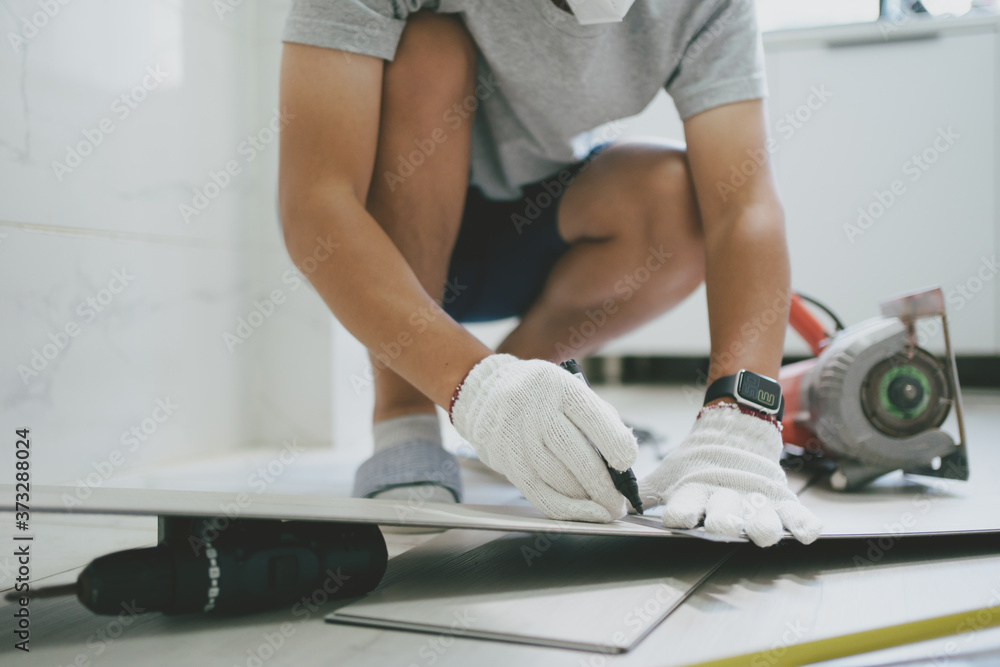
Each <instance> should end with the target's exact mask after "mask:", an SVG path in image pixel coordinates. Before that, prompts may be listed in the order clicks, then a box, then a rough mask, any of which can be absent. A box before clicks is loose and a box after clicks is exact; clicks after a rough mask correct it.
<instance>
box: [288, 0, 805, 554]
mask: <svg viewBox="0 0 1000 667" xmlns="http://www.w3.org/2000/svg"><path fill="white" fill-rule="evenodd" d="M629 4H631V3H628V2H624V3H623V2H620V1H614V2H612V1H610V0H571V1H570V3H569V5H566V4H565V3H563V2H561V1H560V0H520V1H519V2H485V1H478V0H298V1H297V2H296V3H295V4H294V6H293V9H292V11H291V14H290V16H289V18H288V23H287V25H286V32H285V41H286V45H285V51H284V57H283V63H282V74H281V77H282V81H281V104H282V107H283V108H284V109H286V111H287V112H288V113H289V114H292V115H293V116H294V118H295V121H294V122H293V123H291V124H290V125H288V127H287V128H286V129H285V130H283V132H282V139H281V167H280V198H281V215H282V220H283V226H284V233H285V240H286V244H287V246H288V249H289V252H290V254H291V256H292V258H293V260H295V261H296V262H297V263H298V262H299V261H301V260H302V259H304V258H305V257H308V256H309V255H310V254H311V253H312V251H313V249H314V246H315V244H316V242H317V241H316V239H317V238H319V239H326V238H328V237H332V238H333V239H334V241H335V242H336V243H338V244H339V247H338V249H337V251H336V252H335V253H334V255H333V256H332V257H331V258H330V259H329V260H327V261H326V262H324V263H322V264H321V265H320V266H319V268H318V269H317V270H316V271H314V272H313V273H312V274H311V276H310V278H311V280H312V282H313V284H314V285H315V287H316V289H317V291H318V292H319V294H320V295H321V296H322V297H323V298H324V300H325V301H326V303H327V304H328V305H329V306H330V308H331V310H332V311H333V313H334V314H335V315H336V317H337V318H338V319H339V320H340V321H341V322H342V323H343V324H344V326H345V327H346V328H347V329H348V330H349V331H350V332H351V333H352V334H353V335H354V336H356V337H357V338H358V339H359V340H360V341H361V342H362V343H363V344H364V345H365V346H366V347H367V348H368V349H369V350H370V351H371V352H372V362H373V365H374V367H375V369H376V373H377V377H376V380H375V391H376V401H375V414H374V437H375V454H374V456H373V457H372V458H371V459H370V460H369V461H367V462H366V463H365V464H363V465H362V466H361V468H360V469H359V471H358V473H357V476H356V479H355V495H358V496H365V497H383V498H384V497H390V498H392V497H396V498H405V497H407V494H408V493H412V492H413V486H414V485H425V486H424V488H423V489H422V491H425V492H427V491H429V492H430V493H427V494H425V497H427V496H429V497H430V499H432V500H436V501H442V502H445V501H460V500H461V493H462V489H461V479H460V477H459V475H458V466H457V465H456V463H455V460H454V458H453V457H452V456H451V455H450V454H448V453H446V452H445V451H444V450H443V449H442V448H441V435H440V431H439V425H438V422H437V417H436V413H435V405H438V406H441V407H442V408H444V409H446V410H448V411H449V415H450V417H451V419H452V421H453V423H454V424H455V426H456V428H457V429H458V431H459V433H460V434H461V435H462V436H463V437H465V438H466V439H467V440H468V441H469V442H470V443H471V444H472V446H473V447H474V448H475V450H476V452H477V453H478V455H479V457H480V458H481V460H482V461H483V462H484V463H486V465H488V466H490V467H491V468H494V469H495V470H497V471H499V472H500V473H502V474H504V475H505V476H506V477H507V478H508V479H509V480H510V481H511V482H512V483H513V484H515V485H516V486H517V487H518V489H520V490H521V491H522V492H523V493H524V495H525V497H526V498H527V499H528V500H529V501H530V502H531V503H532V504H533V505H535V506H536V507H538V508H539V509H540V510H542V511H543V512H545V513H546V514H547V515H548V516H550V517H553V518H559V519H576V520H584V521H598V522H602V521H611V520H614V519H617V518H619V517H621V516H622V515H623V514H624V513H625V501H624V498H623V497H622V495H621V494H620V493H619V492H618V491H617V490H616V489H615V488H614V486H613V485H612V483H611V480H610V477H609V475H608V472H607V469H606V467H605V465H604V463H603V462H602V461H601V458H600V456H598V454H597V453H596V452H595V451H594V448H593V447H591V446H590V444H589V443H588V439H589V441H590V442H592V443H593V444H594V446H596V447H597V448H598V449H599V450H600V452H601V453H602V454H603V456H604V458H605V459H606V460H607V462H608V464H610V465H611V466H612V467H614V468H615V469H617V470H625V469H627V468H628V467H629V466H630V465H631V464H632V463H633V461H634V460H635V456H636V442H635V438H634V436H633V434H632V432H631V431H630V430H629V429H628V428H627V427H626V426H625V425H624V424H622V422H621V420H620V418H619V417H618V415H617V413H616V412H615V410H614V409H613V408H612V407H611V406H610V405H608V404H607V403H606V402H604V401H603V400H601V399H600V398H598V397H597V395H596V394H594V393H593V392H592V391H591V390H590V389H589V388H587V387H586V386H585V385H584V384H583V383H581V382H580V381H579V380H577V379H576V378H574V377H573V376H572V375H571V374H569V373H567V372H565V371H564V370H562V369H561V368H559V367H558V366H557V365H556V363H558V362H559V361H562V360H564V359H565V358H567V357H569V356H583V355H586V354H588V353H590V352H592V351H594V350H596V349H598V348H599V347H601V345H603V344H604V343H605V342H607V341H608V340H611V339H612V338H614V337H616V336H619V335H621V334H623V333H625V332H627V331H629V330H631V329H633V328H635V327H637V326H639V325H640V324H643V323H644V322H647V321H649V320H651V319H653V318H654V317H656V316H657V315H659V314H661V313H663V312H664V311H666V310H668V309H670V308H671V307H673V306H674V305H676V304H677V303H679V302H680V301H682V300H683V299H684V298H685V297H686V296H687V295H688V294H690V293H691V292H692V291H693V290H694V289H695V288H696V287H697V286H698V285H699V284H700V283H701V282H702V280H705V281H706V284H707V292H708V308H709V319H710V325H711V326H710V329H711V348H712V364H711V369H710V375H709V382H710V383H712V382H713V381H715V380H719V384H718V385H713V386H714V387H715V388H716V389H718V388H719V387H722V390H721V393H719V392H716V393H719V396H718V397H717V398H714V399H713V400H710V401H709V405H708V406H706V408H704V409H703V410H702V411H701V412H700V413H699V416H698V419H697V420H696V422H695V425H694V427H693V429H692V431H691V434H690V436H689V437H688V438H687V439H686V440H685V441H684V442H683V443H682V444H681V445H680V446H679V448H678V449H677V451H675V452H674V453H673V454H672V455H671V456H670V457H668V458H667V459H666V460H664V461H663V462H662V464H661V465H660V467H659V468H658V469H657V470H656V471H655V472H654V473H653V474H652V475H650V476H649V477H648V478H646V479H644V480H642V483H641V485H640V490H641V493H642V496H643V501H644V503H645V504H647V505H650V506H651V505H659V504H665V505H666V507H665V510H664V522H665V524H666V525H667V526H675V527H683V528H690V527H694V526H695V525H697V524H698V523H699V522H701V521H702V520H703V521H704V525H705V527H706V529H707V530H710V531H713V532H717V533H722V534H726V535H738V534H740V533H741V532H742V531H745V532H746V534H747V535H748V536H749V537H750V538H751V539H752V540H753V541H754V542H756V543H757V544H760V545H765V546H766V545H770V544H774V543H775V542H777V541H778V540H779V539H780V537H781V535H782V534H783V532H784V529H786V528H787V529H788V530H789V531H791V532H792V533H793V534H794V535H795V537H797V538H798V539H799V540H801V541H803V542H811V541H812V540H814V539H816V537H817V536H818V534H819V530H820V526H819V522H818V521H817V520H816V519H815V517H813V516H812V515H811V514H810V513H809V512H808V511H806V510H805V509H804V508H803V507H802V506H801V505H800V504H799V502H798V500H797V498H796V497H795V495H794V494H792V493H791V492H790V491H789V490H788V488H787V484H786V480H785V475H784V473H783V471H782V470H781V468H780V466H779V464H778V458H779V455H780V451H781V438H780V432H779V431H780V426H779V424H778V422H777V420H776V417H775V415H774V414H773V413H774V411H773V410H767V409H766V407H765V406H752V405H751V406H747V405H738V404H737V403H736V402H735V401H734V390H733V388H732V386H731V385H732V383H733V382H734V381H735V374H736V373H737V372H738V371H740V370H741V369H746V370H747V371H748V373H749V375H748V377H751V378H757V376H756V375H753V374H754V373H756V374H759V375H760V376H770V377H774V376H776V375H777V372H778V367H779V364H780V360H781V351H782V344H783V338H784V318H785V317H784V316H785V315H786V313H785V310H784V307H783V306H779V308H780V309H781V310H780V312H779V313H778V315H780V317H778V318H777V320H778V322H777V323H776V324H774V325H773V326H771V327H770V328H765V329H764V330H758V331H756V333H755V335H754V336H752V337H749V336H746V335H745V334H744V332H743V327H744V324H746V323H750V322H752V321H753V320H754V319H755V318H759V317H760V316H761V314H762V313H764V312H765V311H768V310H769V309H770V310H773V309H774V308H775V305H774V304H775V303H776V302H777V303H778V304H783V303H785V302H787V298H785V299H782V298H781V297H783V296H784V297H787V294H788V291H789V266H788V256H787V249H786V243H785V236H784V227H783V224H784V223H783V217H782V209H781V206H780V204H779V202H778V198H777V196H776V194H775V188H774V184H773V182H772V177H771V174H770V171H769V169H768V168H762V169H758V170H757V171H756V172H755V173H754V174H753V175H752V176H748V177H747V180H746V182H745V183H744V184H743V185H741V186H740V187H738V188H734V187H733V186H732V185H731V184H730V183H729V178H730V175H731V168H732V167H733V166H734V165H736V166H737V168H738V165H740V164H741V163H743V162H744V161H745V160H747V159H748V156H751V157H752V156H757V157H758V159H761V157H760V156H763V157H766V156H767V152H766V150H765V146H766V142H767V132H766V129H765V122H764V114H763V105H762V98H763V97H764V95H765V93H766V91H765V83H764V74H763V63H762V52H761V48H760V40H759V34H758V31H757V27H756V21H755V17H754V8H753V5H752V3H751V2H749V1H748V0H714V1H712V2H707V1H704V0H669V1H667V0H639V1H638V2H636V3H635V4H634V5H633V6H631V8H630V9H628V10H627V14H625V16H624V20H622V21H621V22H602V16H600V15H601V14H602V13H603V14H609V13H610V14H613V13H614V12H615V10H616V8H618V9H620V8H622V6H623V5H629ZM574 11H575V12H577V13H579V15H576V14H575V13H574ZM594 14H597V16H596V17H595V16H594ZM603 18H612V19H614V18H618V17H615V16H613V15H612V16H605V17H603ZM661 87H665V88H666V90H667V92H668V93H669V94H670V95H671V96H672V97H673V99H674V102H675V104H676V105H677V108H678V111H679V112H680V115H681V117H682V119H683V120H684V132H685V136H686V140H687V151H686V153H685V152H684V151H681V150H677V149H675V148H671V147H668V146H665V145H662V144H660V143H655V142H634V141H633V142H625V141H617V142H612V143H611V144H610V145H608V146H607V147H601V146H598V147H597V150H596V151H593V152H592V153H591V154H590V156H589V157H587V158H586V159H583V160H582V161H581V154H580V151H578V153H574V150H573V145H574V143H576V144H578V148H580V146H579V144H580V143H581V142H583V143H586V144H587V145H586V146H584V147H583V151H582V152H585V151H586V149H587V148H589V147H591V145H592V143H593V142H589V143H588V142H586V134H585V133H586V131H588V130H591V129H593V128H595V127H598V126H600V125H601V124H603V123H606V122H608V121H612V120H615V119H619V118H623V117H626V116H630V115H633V114H636V113H638V112H640V111H641V110H642V109H643V108H645V106H646V105H647V104H648V103H649V102H650V101H651V100H652V99H653V97H654V95H655V94H656V92H657V91H658V90H659V89H660V88H661ZM581 137H582V138H581ZM776 297H777V298H776ZM439 304H442V305H443V308H444V310H443V311H442V309H441V306H440V305H439ZM515 315H516V316H519V317H520V323H519V325H518V327H517V328H516V329H515V330H514V331H513V332H512V333H511V334H510V335H509V336H508V337H507V339H506V340H505V341H504V342H503V343H502V344H501V345H500V346H499V348H498V349H497V350H496V352H494V351H493V350H490V349H488V348H487V347H486V346H484V345H483V344H482V343H481V342H480V341H478V340H477V339H476V338H474V337H473V336H472V335H470V334H469V333H468V332H467V331H466V330H465V329H464V328H463V327H462V326H461V325H460V324H459V323H458V322H459V321H476V320H488V319H498V318H502V317H510V316H515ZM770 319H774V318H770ZM584 322H591V323H592V324H593V326H589V327H583V328H581V324H582V323H584ZM581 330H585V331H586V332H587V335H586V336H583V335H581V334H580V331H581ZM573 332H576V336H575V337H574V333H573ZM553 362H555V363H553ZM755 381H761V382H766V379H760V378H757V379H756V380H755ZM727 383H729V385H727ZM726 386H729V389H726ZM744 402H745V401H744ZM772 407H773V406H772ZM426 485H430V486H426Z"/></svg>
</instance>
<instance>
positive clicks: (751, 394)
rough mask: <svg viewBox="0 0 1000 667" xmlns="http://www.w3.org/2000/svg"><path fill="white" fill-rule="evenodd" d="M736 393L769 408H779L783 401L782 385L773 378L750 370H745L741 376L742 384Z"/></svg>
mask: <svg viewBox="0 0 1000 667" xmlns="http://www.w3.org/2000/svg"><path fill="white" fill-rule="evenodd" d="M736 393H737V394H739V395H740V397H742V398H744V399H746V400H748V401H751V402H753V403H756V404H758V405H760V406H761V407H764V408H767V409H768V410H777V409H778V405H779V404H780V403H781V385H779V384H778V383H777V382H775V381H774V380H772V379H771V378H768V377H764V376H763V375H757V374H756V373H751V372H750V371H744V372H743V374H742V375H741V376H740V386H738V387H737V388H736Z"/></svg>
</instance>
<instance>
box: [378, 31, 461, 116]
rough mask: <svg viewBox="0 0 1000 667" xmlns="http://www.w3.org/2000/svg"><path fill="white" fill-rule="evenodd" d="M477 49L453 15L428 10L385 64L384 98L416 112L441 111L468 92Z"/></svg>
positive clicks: (403, 38)
mask: <svg viewBox="0 0 1000 667" xmlns="http://www.w3.org/2000/svg"><path fill="white" fill-rule="evenodd" d="M475 71H476V47H475V45H474V44H473V42H472V38H471V37H470V36H469V34H468V32H467V31H466V30H465V27H464V26H463V25H462V23H461V22H460V21H459V20H458V19H457V18H456V17H454V16H445V15H442V14H434V13H431V12H427V11H421V12H417V13H416V14H414V15H413V16H411V17H410V18H409V19H408V20H407V22H406V27H405V28H404V29H403V34H402V37H401V38H400V41H399V45H398V47H397V48H396V55H395V58H394V59H393V60H392V61H391V62H389V63H387V64H386V67H385V74H384V83H383V89H384V93H383V95H384V96H385V97H386V98H387V99H386V101H387V102H389V103H391V102H392V101H393V100H397V101H399V102H401V103H404V104H406V105H407V107H408V108H409V109H410V110H411V111H412V112H414V113H420V111H421V110H422V109H426V110H429V111H433V112H434V113H436V114H437V116H438V118H440V113H441V110H442V109H445V108H448V107H450V106H451V105H452V104H454V103H455V102H457V101H460V100H461V99H462V98H463V97H464V96H465V95H467V94H468V91H469V90H471V88H472V81H473V79H474V77H475Z"/></svg>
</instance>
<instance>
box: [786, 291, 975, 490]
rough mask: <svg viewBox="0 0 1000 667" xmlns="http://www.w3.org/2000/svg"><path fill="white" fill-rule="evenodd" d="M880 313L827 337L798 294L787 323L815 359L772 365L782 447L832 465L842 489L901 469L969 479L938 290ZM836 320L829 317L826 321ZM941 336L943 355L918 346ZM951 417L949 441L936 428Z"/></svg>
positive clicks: (900, 300)
mask: <svg viewBox="0 0 1000 667" xmlns="http://www.w3.org/2000/svg"><path fill="white" fill-rule="evenodd" d="M880 310H881V316H880V317H876V318H873V319H870V320H866V321H864V322H860V323H858V324H856V325H854V326H851V327H847V328H839V327H841V326H842V325H840V323H839V321H838V322H837V324H838V328H839V330H838V331H836V332H835V333H833V334H831V333H828V332H827V330H826V329H825V328H824V326H823V324H822V323H821V322H820V321H819V320H818V319H817V318H816V317H815V316H814V315H813V313H812V312H811V311H810V310H809V309H808V307H807V306H806V304H805V300H804V298H803V297H802V296H801V295H797V294H793V295H792V299H791V302H790V304H789V324H790V325H791V327H792V328H793V329H794V330H795V331H796V332H797V333H798V334H799V335H800V336H802V338H803V339H804V340H805V341H806V343H808V344H809V347H810V349H811V350H812V352H813V354H814V355H815V357H814V358H811V359H807V360H805V361H800V362H797V363H794V364H789V365H786V366H784V367H782V369H781V374H780V376H779V382H780V383H781V390H782V394H783V395H784V397H785V419H784V424H783V430H782V438H783V440H784V442H785V445H786V451H788V452H789V453H791V454H793V455H799V456H803V457H805V458H807V459H810V460H816V459H820V460H822V461H824V462H826V463H827V464H828V465H829V467H831V468H833V472H832V474H831V476H830V484H831V486H832V487H833V488H834V489H837V490H840V491H850V490H853V489H857V488H859V487H862V486H864V485H866V484H868V483H869V482H871V481H873V480H875V479H876V478H878V477H881V476H882V475H884V474H886V473H888V472H893V471H896V470H902V471H904V472H906V473H910V474H917V475H931V476H935V477H947V478H950V479H961V480H967V479H968V478H969V464H968V456H967V452H966V446H965V425H964V419H963V415H962V400H961V391H960V390H959V385H958V375H957V372H956V370H955V356H954V352H953V351H952V349H951V341H950V339H949V336H948V321H947V317H946V315H945V309H944V295H943V293H942V291H941V289H940V288H933V289H929V290H923V291H919V292H913V293H910V294H905V295H902V296H900V297H896V298H894V299H891V300H889V301H886V302H884V303H882V304H881V307H880ZM834 319H835V318H834ZM938 332H940V333H943V337H944V348H945V350H944V354H943V355H942V356H936V355H934V354H932V353H931V352H929V351H928V350H927V349H925V347H924V346H923V345H922V344H921V343H922V342H923V341H924V340H927V339H930V338H931V337H933V336H934V335H935V334H936V333H938ZM952 412H954V415H955V417H956V421H957V424H958V439H957V441H956V439H954V438H953V437H952V436H951V435H949V434H948V433H947V432H945V431H943V430H941V426H942V425H943V424H944V422H945V420H946V419H947V418H948V416H949V414H951V413H952Z"/></svg>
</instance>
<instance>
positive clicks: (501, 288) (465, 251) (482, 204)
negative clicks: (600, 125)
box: [442, 145, 605, 322]
mask: <svg viewBox="0 0 1000 667" xmlns="http://www.w3.org/2000/svg"><path fill="white" fill-rule="evenodd" d="M604 147H605V146H604V145H601V146H598V147H597V148H595V149H593V150H592V151H591V152H590V154H589V155H588V156H587V158H586V159H584V160H582V161H580V162H577V163H576V164H574V165H572V166H569V167H567V168H566V169H563V170H562V171H560V172H559V173H557V174H554V175H552V176H550V177H548V178H546V179H543V180H541V181H539V182H538V183H533V184H531V185H527V186H525V187H524V193H523V197H522V198H521V199H515V200H513V201H493V200H490V199H487V198H486V197H484V196H483V194H482V192H480V190H479V188H477V187H476V186H470V187H469V191H468V193H467V195H466V199H465V211H464V212H463V213H462V225H461V227H460V228H459V232H458V240H457V241H456V242H455V249H454V251H452V254H451V263H450V265H449V267H448V282H447V284H446V285H445V290H444V302H443V304H442V305H443V307H444V310H445V312H446V313H448V314H449V315H451V316H452V317H453V318H454V319H455V320H457V321H459V322H489V321H492V320H501V319H504V318H507V317H517V316H520V315H523V314H524V313H525V312H526V311H527V310H528V308H529V307H530V306H531V304H532V303H534V301H535V299H537V298H538V295H539V294H541V292H542V288H543V287H544V286H545V281H546V280H547V279H548V277H549V273H550V272H551V271H552V267H553V266H555V264H556V262H557V261H559V258H560V257H562V255H563V253H565V252H566V251H567V250H568V249H569V244H568V243H566V241H564V240H563V238H562V236H560V235H559V229H558V228H557V226H556V217H557V214H558V212H559V202H560V201H561V200H562V195H563V193H564V192H565V191H566V187H567V186H568V185H569V184H570V183H572V182H573V179H574V178H576V176H577V174H579V173H580V172H581V171H583V170H584V169H585V168H586V167H587V165H588V164H589V162H590V159H591V158H593V157H594V155H596V154H597V153H598V152H599V151H600V150H602V149H603V148H604Z"/></svg>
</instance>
